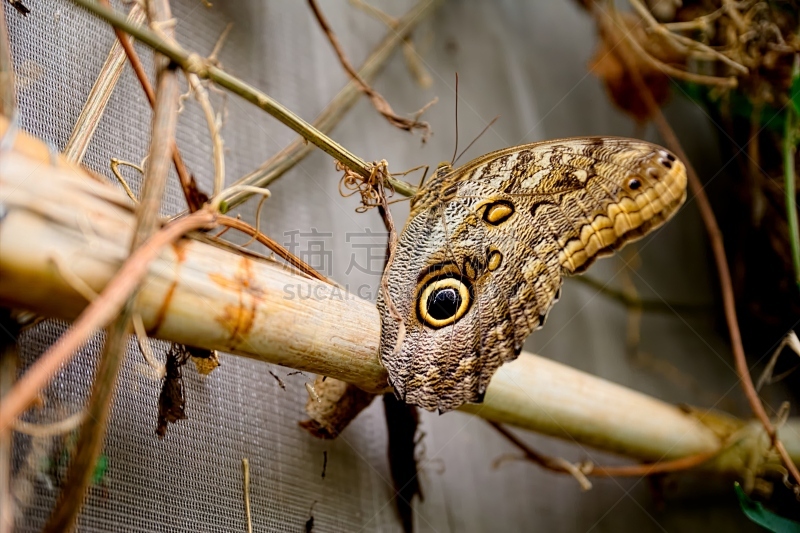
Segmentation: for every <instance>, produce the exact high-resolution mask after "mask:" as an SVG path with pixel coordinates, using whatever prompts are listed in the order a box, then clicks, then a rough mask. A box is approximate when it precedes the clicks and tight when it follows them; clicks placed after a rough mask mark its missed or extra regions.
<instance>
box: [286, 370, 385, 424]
mask: <svg viewBox="0 0 800 533" xmlns="http://www.w3.org/2000/svg"><path fill="white" fill-rule="evenodd" d="M314 391H315V392H316V398H314V397H312V396H310V395H309V398H308V401H307V402H306V413H307V414H308V416H309V417H310V418H309V420H304V421H302V422H300V427H302V428H303V429H305V430H306V431H308V432H309V433H311V434H312V435H314V436H315V437H317V438H320V439H335V438H336V437H338V436H339V434H340V433H341V432H342V431H344V429H345V428H346V427H347V425H348V424H349V423H350V422H351V421H352V420H353V419H354V418H355V417H356V416H358V414H359V413H360V412H361V411H363V410H364V409H365V408H366V407H367V406H368V405H369V404H370V403H372V400H373V399H374V398H375V395H374V394H370V393H368V392H366V391H363V390H361V389H359V388H358V387H356V386H355V385H351V384H349V383H345V382H343V381H339V380H338V379H328V380H325V379H324V377H322V378H321V377H318V378H317V380H316V381H315V383H314Z"/></svg>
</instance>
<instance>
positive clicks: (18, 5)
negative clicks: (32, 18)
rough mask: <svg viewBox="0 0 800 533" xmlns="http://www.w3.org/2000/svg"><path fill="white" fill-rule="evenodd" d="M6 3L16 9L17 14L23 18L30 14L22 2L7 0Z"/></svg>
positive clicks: (20, 0) (19, 0)
mask: <svg viewBox="0 0 800 533" xmlns="http://www.w3.org/2000/svg"><path fill="white" fill-rule="evenodd" d="M8 3H9V4H11V7H13V8H14V9H16V10H17V12H18V13H21V14H22V15H23V16H28V13H30V12H31V10H30V9H28V7H27V6H25V4H23V3H22V0H8Z"/></svg>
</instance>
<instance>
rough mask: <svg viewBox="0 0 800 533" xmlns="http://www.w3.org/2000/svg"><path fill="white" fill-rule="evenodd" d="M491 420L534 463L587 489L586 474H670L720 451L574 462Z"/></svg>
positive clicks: (617, 475)
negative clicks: (624, 462)
mask: <svg viewBox="0 0 800 533" xmlns="http://www.w3.org/2000/svg"><path fill="white" fill-rule="evenodd" d="M488 423H489V425H491V426H492V427H493V428H495V429H496V430H497V431H498V432H499V433H500V434H501V435H503V436H504V437H505V438H506V439H507V440H508V441H509V442H510V443H511V444H513V445H514V446H516V447H517V448H519V449H520V450H521V451H522V453H524V454H525V455H524V459H526V460H528V461H530V462H532V463H536V464H538V465H539V466H541V467H542V468H545V469H547V470H550V471H553V472H560V473H563V474H570V475H573V476H575V477H576V479H577V480H578V482H579V483H580V484H581V487H583V488H584V490H586V489H587V488H591V483H589V481H588V480H586V476H593V477H642V476H652V475H655V474H666V473H669V472H679V471H681V470H688V469H690V468H694V467H696V466H699V465H701V464H703V463H705V462H706V461H708V460H709V459H711V458H712V457H714V456H715V455H716V452H715V453H701V454H697V455H690V456H688V457H681V458H680V459H675V460H672V461H658V462H656V463H650V464H641V465H631V466H597V465H593V464H591V463H584V464H578V465H574V464H572V463H569V462H567V461H566V460H564V459H562V458H559V457H550V456H547V455H544V454H542V453H539V452H537V451H536V450H534V449H533V448H531V447H530V446H528V445H527V444H525V443H524V442H522V441H521V440H520V439H519V438H517V437H516V436H515V435H514V434H513V433H511V432H510V431H509V430H507V429H506V428H505V427H503V426H502V425H501V424H498V423H497V422H491V421H490V422H488ZM502 460H503V458H501V462H502ZM567 465H569V466H567ZM577 473H580V475H576V474H577ZM586 483H589V485H588V487H587V486H586Z"/></svg>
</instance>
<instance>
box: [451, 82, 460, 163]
mask: <svg viewBox="0 0 800 533" xmlns="http://www.w3.org/2000/svg"><path fill="white" fill-rule="evenodd" d="M457 152H458V72H456V147H455V148H454V149H453V159H451V161H452V162H451V163H450V165H453V164H454V163H455V162H456V153H457Z"/></svg>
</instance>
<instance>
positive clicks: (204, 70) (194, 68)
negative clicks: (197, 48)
mask: <svg viewBox="0 0 800 533" xmlns="http://www.w3.org/2000/svg"><path fill="white" fill-rule="evenodd" d="M209 66H210V65H209V62H208V60H207V59H206V58H204V57H203V56H201V55H200V54H196V53H191V54H189V57H187V58H186V64H185V65H184V70H185V71H186V72H190V73H192V74H197V75H198V76H199V77H200V78H208V68H209Z"/></svg>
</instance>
